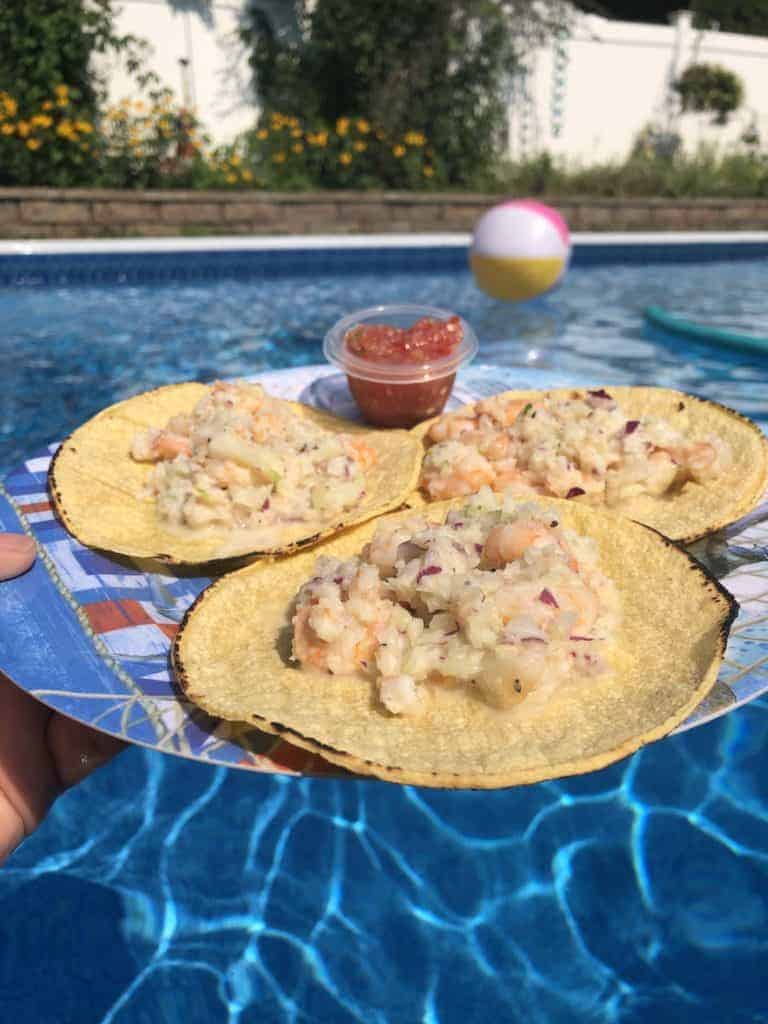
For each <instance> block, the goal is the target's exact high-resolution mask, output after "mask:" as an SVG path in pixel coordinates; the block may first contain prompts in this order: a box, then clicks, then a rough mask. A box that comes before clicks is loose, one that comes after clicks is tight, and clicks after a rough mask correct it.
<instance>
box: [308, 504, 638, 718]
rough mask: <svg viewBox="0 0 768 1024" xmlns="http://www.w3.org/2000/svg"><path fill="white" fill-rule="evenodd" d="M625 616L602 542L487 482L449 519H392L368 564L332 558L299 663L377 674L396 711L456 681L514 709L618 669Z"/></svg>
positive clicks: (366, 557)
mask: <svg viewBox="0 0 768 1024" xmlns="http://www.w3.org/2000/svg"><path fill="white" fill-rule="evenodd" d="M619 618H620V613H619V602H618V596H617V593H616V590H615V588H614V584H613V583H612V581H611V580H610V579H608V577H606V576H605V575H604V574H603V573H602V572H601V571H600V568H599V565H598V555H597V548H596V545H595V543H594V542H593V541H592V540H590V539H589V538H587V537H584V536H581V535H580V534H577V533H575V532H573V531H572V530H570V529H567V528H565V527H564V526H562V525H561V523H560V521H559V518H558V514H557V512H556V511H553V510H550V509H547V508H546V506H542V505H536V504H533V503H527V504H522V505H521V504H519V503H518V502H516V501H515V499H514V498H513V497H512V496H511V495H506V496H504V497H501V496H498V495H496V494H494V493H493V491H491V490H490V488H488V487H485V488H483V489H482V490H481V491H480V492H479V493H478V494H477V495H475V496H474V497H473V498H472V499H470V501H469V503H468V504H467V505H466V507H464V508H460V509H452V510H451V511H449V513H448V516H447V518H446V521H445V523H443V524H439V525H435V524H434V523H431V522H429V520H428V519H427V518H426V517H425V516H423V515H419V514H414V515H412V516H410V517H408V518H405V519H403V518H398V519H395V520H391V521H386V520H385V521H383V522H381V523H380V524H379V525H378V527H377V529H376V533H375V534H374V536H373V539H372V540H371V542H370V543H369V544H368V545H366V547H365V548H364V549H363V551H362V553H361V555H360V557H355V558H349V559H346V560H341V559H338V558H333V557H330V556H321V557H320V558H318V560H317V562H316V564H315V575H314V576H313V577H312V579H310V580H309V581H308V582H307V583H305V584H304V585H303V586H302V587H301V589H300V590H299V593H298V598H297V601H296V609H295V614H294V616H293V656H294V659H295V660H297V661H299V662H300V663H301V664H302V665H304V666H311V667H312V668H315V669H321V670H324V671H327V672H330V673H333V674H350V673H361V674H363V675H364V676H366V677H368V678H370V679H374V680H375V681H376V683H377V685H378V693H379V697H380V700H381V702H382V704H383V705H384V707H385V708H386V709H387V710H388V711H389V712H391V713H392V714H414V713H419V712H420V711H421V710H423V709H424V707H425V703H426V698H427V696H428V695H429V694H430V693H434V692H435V690H436V689H438V688H440V687H456V686H462V687H465V688H467V689H468V690H470V691H471V692H472V693H474V694H475V695H476V696H477V697H478V698H479V699H481V700H483V701H485V702H486V703H488V704H490V705H492V706H494V707H496V708H502V709H503V708H507V707H510V706H512V705H514V704H515V703H517V702H518V701H519V700H521V699H522V698H523V697H525V696H526V695H527V694H528V693H530V692H531V691H532V690H533V689H535V688H537V687H538V688H542V687H543V688H544V689H546V690H547V692H550V691H551V689H552V688H553V687H555V686H557V685H559V684H562V683H563V682H564V681H566V680H571V681H577V680H585V679H587V678H589V677H591V676H595V675H598V674H601V673H603V672H604V671H606V669H607V649H608V647H609V644H610V641H611V638H612V636H613V635H614V633H615V630H616V628H617V625H618V622H619Z"/></svg>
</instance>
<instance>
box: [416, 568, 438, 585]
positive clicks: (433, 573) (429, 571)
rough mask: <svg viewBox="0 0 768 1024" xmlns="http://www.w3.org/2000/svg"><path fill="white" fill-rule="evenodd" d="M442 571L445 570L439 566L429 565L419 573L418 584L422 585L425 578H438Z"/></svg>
mask: <svg viewBox="0 0 768 1024" xmlns="http://www.w3.org/2000/svg"><path fill="white" fill-rule="evenodd" d="M442 571H443V570H442V569H441V568H440V566H439V565H427V566H425V567H424V568H423V569H422V570H421V571H420V572H419V574H418V576H417V577H416V582H417V583H421V579H422V577H423V576H436V575H437V573H439V572H442Z"/></svg>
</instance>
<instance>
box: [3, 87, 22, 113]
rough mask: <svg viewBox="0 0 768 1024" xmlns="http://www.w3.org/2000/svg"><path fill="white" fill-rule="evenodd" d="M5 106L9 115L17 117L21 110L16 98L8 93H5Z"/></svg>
mask: <svg viewBox="0 0 768 1024" xmlns="http://www.w3.org/2000/svg"><path fill="white" fill-rule="evenodd" d="M3 106H4V107H5V112H6V114H7V115H8V117H16V114H17V113H18V110H19V105H18V103H17V102H16V100H15V99H14V98H13V97H12V96H9V95H8V93H3Z"/></svg>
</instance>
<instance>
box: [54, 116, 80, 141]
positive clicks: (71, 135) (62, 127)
mask: <svg viewBox="0 0 768 1024" xmlns="http://www.w3.org/2000/svg"><path fill="white" fill-rule="evenodd" d="M56 134H57V135H60V136H61V137H62V139H73V140H74V139H76V138H77V133H76V132H75V129H74V126H73V125H72V122H71V121H66V120H64V121H61V122H60V123H59V124H58V125H57V126H56Z"/></svg>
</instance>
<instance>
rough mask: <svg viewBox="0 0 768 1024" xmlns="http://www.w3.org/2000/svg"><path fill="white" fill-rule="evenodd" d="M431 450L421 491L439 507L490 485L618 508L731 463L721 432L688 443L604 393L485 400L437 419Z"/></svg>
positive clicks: (713, 476) (711, 477) (718, 472)
mask: <svg viewBox="0 0 768 1024" xmlns="http://www.w3.org/2000/svg"><path fill="white" fill-rule="evenodd" d="M427 444H429V445H431V447H430V448H429V450H428V451H427V453H426V456H425V458H424V463H423V467H422V477H421V487H422V489H423V490H424V492H425V493H426V494H427V496H428V497H429V498H430V499H432V500H434V501H439V500H441V499H444V498H454V497H459V496H461V495H465V494H472V493H474V492H475V491H477V490H478V489H479V488H480V487H482V486H483V485H485V484H487V485H488V486H490V487H492V488H493V489H494V490H496V491H502V490H505V489H507V488H513V489H514V490H515V492H516V493H517V494H534V493H535V494H545V495H550V496H552V497H557V498H577V499H579V500H582V501H585V502H588V503H592V504H607V505H617V504H619V503H620V502H623V501H626V500H629V499H631V498H636V497H639V496H640V495H652V496H659V495H662V494H665V493H667V492H669V491H671V490H673V489H679V488H680V487H682V486H683V485H684V484H685V483H686V482H687V481H689V480H693V481H695V482H697V483H706V482H707V481H709V480H714V479H716V478H717V477H719V476H720V475H721V474H723V473H724V472H726V471H727V470H728V469H729V468H730V466H731V464H732V453H731V449H730V446H729V445H728V444H727V443H726V442H725V441H723V440H722V439H720V438H718V437H717V436H715V435H711V436H709V437H707V438H705V439H703V440H699V441H691V440H689V439H688V438H686V437H685V435H684V434H683V433H681V432H680V431H679V430H678V429H676V428H675V427H673V426H672V425H671V424H670V423H667V422H666V421H664V420H662V419H658V418H655V417H651V416H644V417H642V418H641V419H630V418H628V416H627V414H626V413H625V412H623V411H622V409H621V407H620V406H619V404H618V403H617V402H616V401H615V400H614V398H613V397H612V396H611V395H610V394H608V392H607V391H604V390H602V389H601V390H598V391H586V392H584V393H583V394H578V393H576V394H575V395H574V397H573V398H569V399H555V398H550V397H548V396H544V398H543V399H541V400H540V401H517V400H514V401H513V400H511V399H507V398H504V397H503V396H501V395H498V396H496V397H494V398H488V399H484V400H483V401H480V402H477V403H476V404H475V405H474V406H472V407H471V408H470V409H469V410H463V411H460V412H457V413H450V414H448V415H446V416H442V417H441V418H440V419H439V420H437V421H436V422H435V423H433V424H432V427H431V428H430V431H429V433H428V435H427Z"/></svg>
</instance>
